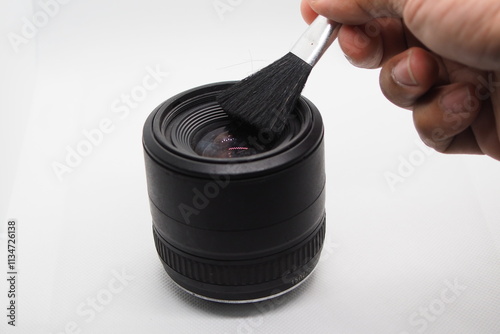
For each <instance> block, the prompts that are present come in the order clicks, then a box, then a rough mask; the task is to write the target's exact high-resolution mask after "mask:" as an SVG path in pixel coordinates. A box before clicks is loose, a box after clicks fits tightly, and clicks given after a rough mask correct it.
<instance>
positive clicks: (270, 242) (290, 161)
mask: <svg viewBox="0 0 500 334" xmlns="http://www.w3.org/2000/svg"><path fill="white" fill-rule="evenodd" d="M232 84H234V83H233V82H225V83H215V84H210V85H206V86H202V87H198V88H195V89H192V90H189V91H186V92H183V93H181V94H178V95H177V96H174V97H172V98H171V99H169V100H167V101H165V102H164V103H162V104H161V105H160V106H159V107H157V108H156V109H155V110H154V111H153V112H152V114H151V115H150V116H149V118H148V119H147V121H146V123H145V125H144V132H143V144H144V152H145V164H146V176H147V185H148V193H149V200H150V206H151V214H152V219H153V235H154V241H155V245H156V249H157V251H158V254H159V256H160V259H161V261H162V263H163V266H164V268H165V270H166V271H167V273H168V274H169V275H170V277H171V278H172V279H173V280H174V281H175V282H176V283H177V284H178V285H179V286H181V287H182V288H184V289H185V290H187V291H188V292H190V293H192V294H194V295H197V296H199V297H202V298H205V299H209V300H215V301H223V302H234V303H238V302H248V301H257V300H262V299H267V298H270V297H272V296H276V295H279V294H282V293H284V292H286V291H288V290H290V289H291V288H293V287H295V286H297V285H298V284H299V283H301V282H302V281H303V280H304V279H305V278H306V277H308V275H309V274H310V273H311V272H312V270H313V269H314V267H315V266H316V264H317V262H318V259H319V255H320V252H321V249H322V246H323V241H324V236H325V169H324V149H323V123H322V120H321V116H320V114H319V112H318V110H317V109H316V107H315V106H314V105H313V104H312V103H311V102H310V101H308V100H307V99H305V98H304V97H301V98H300V100H299V102H298V104H297V107H296V108H295V110H294V112H293V113H292V115H291V116H290V117H289V118H288V119H287V120H284V121H285V122H287V123H286V127H285V131H284V132H283V133H282V134H280V135H276V134H274V133H272V132H271V131H266V130H260V131H257V130H256V129H252V128H249V127H247V126H245V125H242V124H240V123H239V122H238V121H237V120H234V119H230V118H229V117H228V116H227V115H226V114H225V113H224V111H223V110H222V109H221V108H220V106H219V105H218V104H217V102H216V96H217V94H218V93H219V92H221V91H222V90H224V89H226V88H227V87H229V86H230V85H232Z"/></svg>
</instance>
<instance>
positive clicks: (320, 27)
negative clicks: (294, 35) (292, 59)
mask: <svg viewBox="0 0 500 334" xmlns="http://www.w3.org/2000/svg"><path fill="white" fill-rule="evenodd" d="M339 27H340V23H337V22H334V21H332V20H330V19H327V18H326V17H324V16H318V17H317V18H316V19H315V20H314V21H313V22H312V23H311V25H309V28H307V30H306V31H305V32H304V34H302V36H301V37H300V38H299V40H298V41H297V42H296V43H295V45H294V46H293V48H292V50H290V52H291V53H293V54H294V55H296V56H297V57H299V58H301V59H302V60H303V61H305V62H306V63H308V64H309V65H311V66H314V65H316V63H317V62H318V60H319V59H320V58H321V56H322V55H323V53H325V51H326V49H328V47H329V46H330V45H331V44H332V42H333V41H334V40H335V38H337V33H338V31H339Z"/></svg>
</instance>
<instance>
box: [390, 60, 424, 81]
mask: <svg viewBox="0 0 500 334" xmlns="http://www.w3.org/2000/svg"><path fill="white" fill-rule="evenodd" d="M411 55H412V52H411V51H410V53H409V54H408V57H406V58H405V59H401V60H400V61H399V63H397V64H396V66H394V68H393V69H392V79H393V80H394V81H395V82H396V83H397V84H398V85H401V86H418V82H417V80H415V76H414V75H413V72H412V70H411V66H410V61H411Z"/></svg>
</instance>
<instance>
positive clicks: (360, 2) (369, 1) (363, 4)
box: [307, 0, 407, 25]
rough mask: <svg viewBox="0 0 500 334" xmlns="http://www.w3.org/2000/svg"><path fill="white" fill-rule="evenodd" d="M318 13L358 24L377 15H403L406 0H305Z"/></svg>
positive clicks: (350, 23)
mask: <svg viewBox="0 0 500 334" xmlns="http://www.w3.org/2000/svg"><path fill="white" fill-rule="evenodd" d="M307 1H308V3H309V6H310V7H311V8H312V9H313V10H314V11H315V12H316V13H318V14H320V15H323V16H326V17H328V18H330V19H332V20H334V21H337V22H340V23H343V24H349V25H359V24H363V23H366V22H368V21H370V20H371V19H373V18H378V17H399V18H402V17H403V9H404V6H405V5H406V2H407V1H406V0H385V1H381V0H379V1H373V0H355V1H353V0H350V1H345V0H307Z"/></svg>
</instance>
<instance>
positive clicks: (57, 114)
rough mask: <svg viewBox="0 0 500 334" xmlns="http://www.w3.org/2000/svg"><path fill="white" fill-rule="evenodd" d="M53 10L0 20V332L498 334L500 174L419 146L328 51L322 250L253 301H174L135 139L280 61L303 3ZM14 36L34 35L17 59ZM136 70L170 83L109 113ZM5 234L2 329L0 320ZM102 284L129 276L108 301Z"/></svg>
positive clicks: (32, 9)
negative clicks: (14, 312)
mask: <svg viewBox="0 0 500 334" xmlns="http://www.w3.org/2000/svg"><path fill="white" fill-rule="evenodd" d="M48 2H51V1H48V0H45V1H41V2H39V1H33V2H29V1H20V0H5V1H3V2H2V3H1V5H0V22H2V26H1V27H0V29H1V31H0V37H1V38H0V52H1V55H2V56H1V59H2V63H1V65H0V67H1V76H0V91H1V95H0V96H1V99H0V107H1V110H0V115H1V119H0V127H1V128H0V153H1V157H2V160H1V162H0V165H1V167H0V171H1V173H0V182H1V183H0V184H1V187H0V196H1V197H0V233H2V235H1V237H2V239H1V240H0V241H1V251H0V255H1V259H0V263H1V265H0V268H2V273H3V274H2V275H1V281H0V282H1V283H0V296H1V297H0V306H1V307H0V309H2V310H3V311H1V314H0V319H1V325H0V326H1V327H0V328H1V332H2V333H5V332H7V333H65V332H66V333H72V332H73V333H183V334H184V333H186V334H187V333H196V334H199V333H228V334H229V333H342V334H365V333H366V334H373V333H375V334H378V333H380V334H414V333H439V334H441V333H453V334H470V333H480V334H498V333H500V206H499V205H498V199H499V198H500V187H499V184H500V168H499V167H500V165H499V163H498V162H496V161H493V160H492V159H489V158H486V157H478V156H446V155H440V154H438V153H433V152H431V151H428V150H427V149H425V148H424V147H423V146H422V145H421V144H420V141H419V139H418V136H417V134H416V132H415V130H414V128H413V124H412V118H411V113H410V112H409V111H406V110H401V109H399V108H397V107H395V106H393V105H391V104H390V103H389V102H387V101H386V100H385V99H384V97H383V95H382V94H381V92H380V89H379V87H378V71H377V70H372V71H369V70H359V69H355V68H354V67H352V66H351V65H350V64H349V63H348V62H347V61H346V60H345V58H344V56H343V55H342V53H341V51H340V49H339V47H338V45H337V44H336V43H335V44H334V45H333V46H332V47H331V48H330V50H328V52H327V53H326V54H325V55H324V58H323V59H322V60H321V61H320V63H319V64H318V65H317V66H316V68H315V69H314V70H313V73H312V74H311V76H310V78H309V81H308V84H307V86H306V88H305V90H304V95H305V96H306V97H308V98H309V99H310V100H312V101H313V102H314V103H315V104H316V105H317V107H318V108H319V109H320V111H321V112H322V115H323V118H324V123H325V138H326V139H325V140H326V153H327V178H328V181H327V217H328V219H327V222H328V235H327V239H326V244H325V248H324V250H323V254H322V260H321V262H320V263H319V265H318V267H317V270H316V271H315V272H314V274H313V276H312V277H311V278H310V279H309V280H308V281H307V282H306V283H305V284H303V285H302V286H301V287H300V288H298V289H297V290H295V291H294V292H292V293H290V294H288V295H285V296H284V297H282V298H279V299H276V300H274V301H273V302H269V303H264V304H260V305H244V306H228V305H219V304H213V303H209V302H205V301H200V300H197V299H195V298H194V297H191V296H188V295H187V294H185V293H184V292H182V291H179V289H178V288H176V287H175V286H174V285H173V283H172V282H171V280H170V279H169V278H168V277H167V275H166V274H165V273H164V271H163V268H162V266H161V264H160V261H159V260H158V257H157V255H156V251H155V249H154V245H153V240H152V233H151V218H150V213H149V207H148V197H147V192H146V184H145V173H144V164H143V156H142V146H141V135H142V126H143V123H144V121H145V119H146V117H147V116H148V114H149V113H150V112H151V111H152V110H153V109H154V108H155V107H156V106H157V105H158V104H160V103H161V102H162V101H164V100H166V99H167V98H169V97H170V96H172V95H174V94H176V93H179V92H181V91H183V90H186V89H190V88H193V87H196V86H199V85H202V84H207V83H213V82H218V81H226V80H236V79H241V78H243V77H245V76H247V75H248V74H250V73H252V72H254V71H255V70H257V69H259V68H262V67H263V66H265V65H267V64H269V63H270V62H272V61H274V60H276V59H278V58H280V57H282V56H283V55H284V54H285V53H286V52H288V50H289V48H290V47H291V46H292V45H293V43H294V42H295V40H296V39H297V38H298V37H299V36H300V34H301V33H302V31H303V30H304V29H305V28H306V24H305V23H304V22H303V20H302V18H301V16H300V11H299V1H298V0H294V1H287V0H272V1H269V0H252V1H245V0H220V1H216V0H196V1H171V0H168V1H160V0H142V1H131V0H122V1H111V0H104V1H103V0H100V1H97V0H86V1H82V0H72V1H66V2H67V3H65V4H59V5H58V8H56V7H51V8H52V9H51V10H52V17H49V18H48V20H47V21H46V22H44V21H43V15H44V14H43V13H42V14H40V13H41V12H40V11H43V10H44V9H43V8H41V7H40V3H48ZM61 2H62V0H61ZM52 3H54V2H53V1H52ZM220 3H222V4H226V5H227V6H230V8H226V9H231V10H227V11H225V12H221V11H217V9H216V8H215V7H214V5H215V4H220ZM45 11H47V9H46V10H45ZM37 13H38V14H37ZM33 15H35V18H36V17H37V16H36V15H38V19H39V20H41V21H39V22H38V25H39V26H40V28H37V29H36V32H34V33H33V31H31V33H32V34H31V35H30V34H29V29H28V28H26V27H24V26H25V25H26V24H27V23H26V21H29V22H34V21H33V20H34V18H33ZM40 15H41V16H40ZM45 17H48V16H47V15H46V14H45ZM23 27H24V28H23ZM23 29H25V31H24V33H25V35H22V34H23ZM26 29H28V30H26ZM13 34H16V35H17V36H21V37H22V36H24V37H23V38H25V37H26V36H28V37H29V38H25V40H23V43H21V44H18V45H17V46H15V45H13V43H11V42H10V41H9V38H11V39H12V36H13ZM33 35H34V36H33ZM9 36H10V37H9ZM14 44H15V43H14ZM151 70H157V71H160V72H162V73H167V72H168V75H164V74H162V75H161V76H160V77H158V81H157V82H156V85H155V88H154V89H151V90H148V91H147V94H146V95H145V96H141V98H140V100H134V101H132V102H133V103H132V105H133V107H124V106H126V105H125V104H124V102H122V100H121V99H122V98H123V94H128V95H131V93H132V92H136V93H137V92H139V91H140V90H141V88H140V87H141V86H142V84H143V80H144V79H145V78H147V76H148V75H149V74H148V73H149V72H148V71H151ZM153 82H154V81H150V83H153ZM138 87H139V88H138ZM143 91H144V90H143ZM136 96H137V95H136ZM106 120H108V121H107V122H108V123H109V124H108V125H109V126H110V131H108V132H109V133H107V134H105V135H103V138H102V140H100V141H99V142H98V144H96V145H94V146H93V147H91V152H90V153H89V154H88V155H87V156H85V157H83V158H82V160H81V161H79V162H78V164H76V166H75V167H74V168H72V170H71V172H67V173H63V175H60V176H61V177H60V178H58V176H57V175H56V173H55V172H54V169H53V166H54V163H61V164H65V159H66V158H67V154H68V150H71V149H76V148H77V146H78V145H79V144H81V142H82V141H83V140H85V135H84V131H91V130H93V129H96V128H98V127H99V125H100V124H101V122H103V121H104V122H106ZM391 173H392V174H391ZM387 175H393V176H394V175H399V176H400V178H399V179H398V180H399V182H397V183H395V184H393V185H392V186H391V184H390V183H389V182H388V181H387V179H386V177H387ZM10 218H15V219H17V221H18V230H19V234H18V261H19V263H18V264H19V281H18V292H19V295H18V307H19V308H18V318H17V324H18V326H17V327H16V328H12V327H10V326H7V325H6V322H7V318H6V316H5V315H6V310H5V308H6V305H7V302H8V301H7V298H6V294H7V285H6V280H5V278H4V277H5V276H4V275H5V273H6V271H7V269H6V253H5V249H6V246H5V244H6V241H5V240H6V235H5V232H6V226H7V220H8V219H10ZM118 273H120V274H118ZM117 275H122V276H123V275H125V276H126V277H127V279H126V281H125V283H124V284H123V285H122V286H120V289H112V286H113V284H115V285H114V287H115V288H116V284H117V281H116V276H117ZM110 284H111V286H110ZM450 286H452V287H453V286H454V288H450ZM111 290H113V292H110V291H111ZM104 296H106V297H107V298H108V299H106V300H105V302H106V303H105V305H97V306H98V307H97V308H92V307H91V306H90V305H91V304H90V303H91V301H92V300H93V299H96V298H97V297H100V298H101V300H102V298H104ZM96 309H98V311H96Z"/></svg>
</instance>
